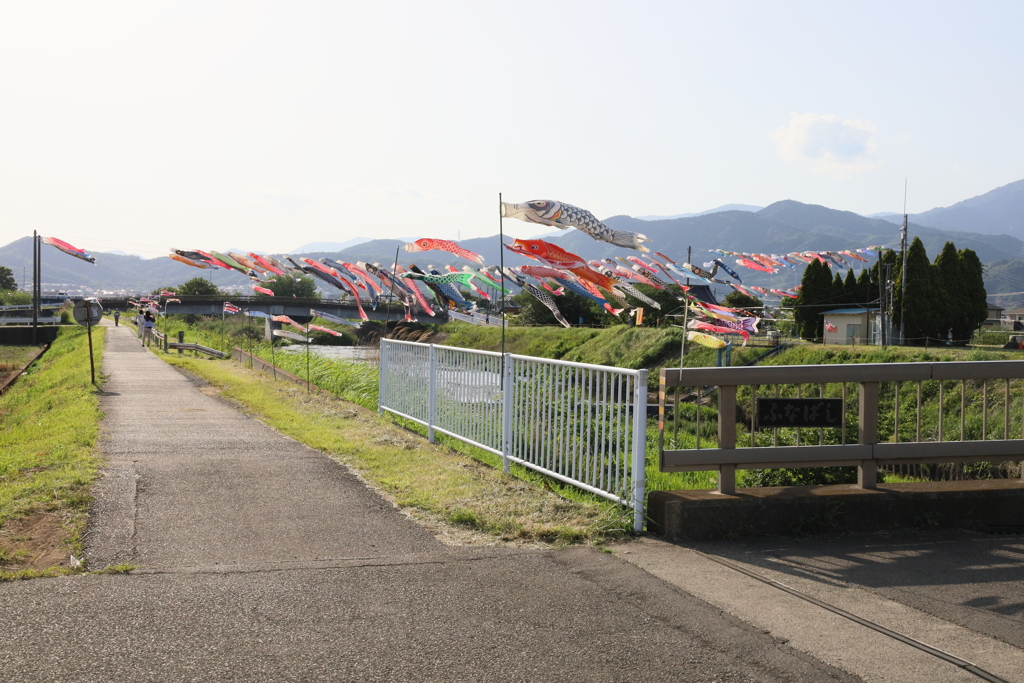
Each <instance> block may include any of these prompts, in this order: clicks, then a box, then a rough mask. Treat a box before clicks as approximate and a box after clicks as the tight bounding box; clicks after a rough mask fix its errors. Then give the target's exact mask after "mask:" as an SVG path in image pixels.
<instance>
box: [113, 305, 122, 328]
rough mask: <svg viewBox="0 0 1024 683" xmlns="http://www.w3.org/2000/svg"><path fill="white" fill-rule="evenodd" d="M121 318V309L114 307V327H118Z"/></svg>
mask: <svg viewBox="0 0 1024 683" xmlns="http://www.w3.org/2000/svg"><path fill="white" fill-rule="evenodd" d="M120 320H121V309H119V308H115V309H114V327H117V323H118V322H119V321H120Z"/></svg>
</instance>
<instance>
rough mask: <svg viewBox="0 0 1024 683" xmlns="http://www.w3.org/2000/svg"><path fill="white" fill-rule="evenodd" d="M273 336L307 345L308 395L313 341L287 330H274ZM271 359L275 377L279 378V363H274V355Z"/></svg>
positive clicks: (307, 391)
mask: <svg viewBox="0 0 1024 683" xmlns="http://www.w3.org/2000/svg"><path fill="white" fill-rule="evenodd" d="M271 334H273V335H274V336H275V337H284V338H285V339H292V340H294V341H297V342H302V343H303V344H305V345H306V393H307V394H308V393H309V344H310V342H312V341H313V340H312V339H310V338H309V337H303V336H302V335H301V334H296V333H294V332H289V331H287V330H273V331H272V332H271ZM270 352H271V354H273V352H274V345H273V344H271V345H270ZM270 358H271V363H273V364H274V368H275V373H274V377H275V378H276V377H277V372H276V369H277V363H274V361H273V358H274V356H273V355H271V356H270Z"/></svg>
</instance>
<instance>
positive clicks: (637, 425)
mask: <svg viewBox="0 0 1024 683" xmlns="http://www.w3.org/2000/svg"><path fill="white" fill-rule="evenodd" d="M634 381H635V382H636V385H635V386H634V387H633V531H635V532H637V533H640V532H641V531H643V530H644V503H645V502H646V499H647V370H641V371H640V372H638V373H637V375H636V378H635V379H634Z"/></svg>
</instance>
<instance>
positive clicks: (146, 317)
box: [142, 311, 156, 346]
mask: <svg viewBox="0 0 1024 683" xmlns="http://www.w3.org/2000/svg"><path fill="white" fill-rule="evenodd" d="M154 327H156V318H154V317H153V311H146V312H145V313H144V314H143V316H142V345H143V346H149V344H150V342H151V341H152V340H153V328H154Z"/></svg>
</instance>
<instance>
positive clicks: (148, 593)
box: [0, 327, 856, 683]
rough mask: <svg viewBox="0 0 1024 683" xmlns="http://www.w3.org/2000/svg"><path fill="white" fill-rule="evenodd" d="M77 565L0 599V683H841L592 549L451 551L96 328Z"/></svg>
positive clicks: (343, 473)
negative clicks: (98, 385) (91, 507)
mask: <svg viewBox="0 0 1024 683" xmlns="http://www.w3.org/2000/svg"><path fill="white" fill-rule="evenodd" d="M103 372H104V373H105V374H106V375H108V376H109V378H110V379H109V381H108V383H107V384H106V386H105V395H104V396H103V399H102V403H103V406H102V407H103V410H104V412H105V418H104V421H103V428H104V434H103V439H102V451H103V453H104V455H105V456H106V458H107V468H106V472H105V476H104V477H103V478H102V480H101V482H100V483H99V485H98V487H97V501H96V505H95V512H94V516H93V523H92V526H91V529H90V537H89V551H88V559H89V561H90V563H91V565H92V566H93V567H97V566H103V565H105V564H107V563H121V562H131V563H134V564H137V565H140V566H141V569H139V570H137V571H135V572H133V573H132V574H130V575H95V576H74V577H68V578H60V579H46V580H35V581H23V582H14V583H6V584H0V681H61V682H62V683H73V682H78V681H114V680H132V681H203V682H208V681H335V680H337V681H356V680H358V681H566V680H570V681H641V680H642V681H829V680H837V681H852V680H856V678H855V677H853V676H850V675H849V674H846V673H844V672H842V671H840V670H838V669H836V668H833V667H831V666H828V665H826V664H823V663H822V662H821V661H819V660H818V659H816V658H814V657H811V656H808V655H806V654H804V653H801V652H800V651H798V650H796V649H794V648H791V647H789V646H787V645H785V644H783V643H782V642H780V641H779V640H778V639H777V638H774V637H772V636H771V635H768V634H766V633H764V632H763V631H762V630H761V629H759V628H754V627H751V626H749V625H747V624H745V623H743V622H741V621H739V620H737V619H735V618H733V617H731V616H728V615H725V614H723V613H722V611H721V610H720V609H719V608H717V607H713V606H711V605H710V604H708V603H706V602H704V601H702V600H700V599H697V598H695V597H693V596H692V595H691V594H689V593H687V592H684V591H681V590H679V589H677V588H676V587H674V586H673V585H671V584H670V583H668V582H665V581H662V580H661V579H658V578H655V577H654V576H652V575H651V574H649V573H647V572H646V571H643V570H641V569H639V568H637V567H635V566H633V565H632V564H629V563H627V562H625V561H623V560H621V559H618V558H616V557H613V556H611V555H609V554H606V553H601V552H599V551H597V550H593V549H586V548H582V549H574V550H569V551H562V552H549V551H531V550H523V549H493V548H491V549H470V548H452V547H448V546H444V545H442V544H441V543H439V542H438V541H437V540H435V539H434V538H433V537H432V536H431V535H430V534H429V533H427V532H426V531H424V530H423V529H421V528H420V527H418V526H417V525H415V524H414V523H412V522H411V521H409V520H408V519H407V518H406V517H404V516H403V515H401V514H400V513H399V512H398V511H397V510H395V509H394V508H393V507H391V506H390V505H389V504H388V503H387V502H385V501H384V500H383V499H381V498H380V497H379V496H377V495H376V494H375V493H373V492H372V491H370V490H368V489H367V488H366V487H365V486H364V485H363V484H362V483H361V482H360V481H359V480H358V479H357V478H356V477H354V476H353V475H352V474H350V473H349V472H348V471H347V470H346V469H345V468H344V467H342V466H341V465H339V464H337V463H336V462H335V461H333V460H331V459H330V458H328V457H326V456H324V455H322V454H320V453H318V452H315V451H313V450H311V449H309V448H306V447H305V446H303V445H301V444H299V443H297V442H295V441H292V440H290V439H288V438H285V437H283V436H281V435H280V434H278V433H276V432H274V431H273V430H271V429H269V428H267V427H265V426H264V425H262V424H261V423H259V422H257V421H255V420H252V419H249V418H247V417H245V416H243V415H242V414H240V413H239V412H237V411H236V410H234V409H232V408H231V407H230V406H229V405H227V404H226V403H224V402H223V401H221V400H219V399H217V398H216V397H213V396H209V395H207V394H205V393H204V392H203V391H202V388H201V387H199V386H196V385H194V384H192V383H191V382H190V381H189V380H188V379H186V378H185V377H184V376H183V375H181V374H180V373H178V372H177V371H176V370H174V369H173V368H172V367H170V366H168V365H167V364H166V363H164V362H163V361H161V360H160V359H159V358H157V357H156V356H154V355H153V354H151V353H150V352H149V351H147V350H145V349H143V348H142V347H141V346H140V344H139V341H138V340H137V339H136V337H135V336H134V333H133V332H132V330H131V329H130V328H125V327H118V328H113V327H110V328H109V329H107V345H106V352H105V355H104V362H103Z"/></svg>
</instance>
